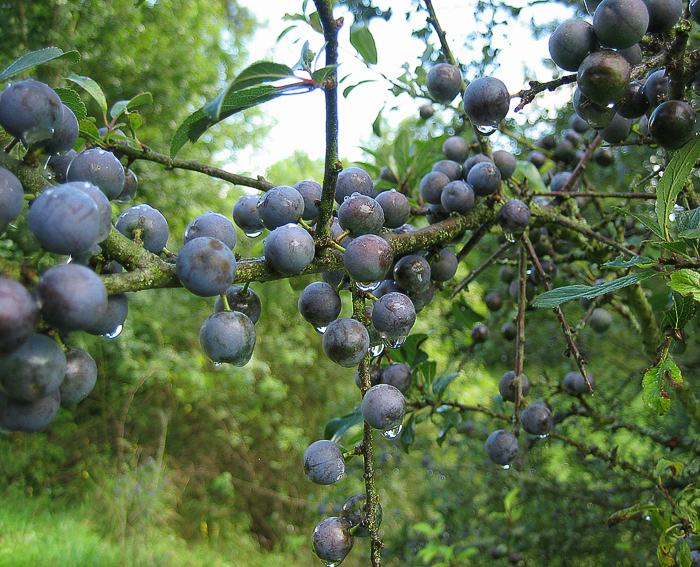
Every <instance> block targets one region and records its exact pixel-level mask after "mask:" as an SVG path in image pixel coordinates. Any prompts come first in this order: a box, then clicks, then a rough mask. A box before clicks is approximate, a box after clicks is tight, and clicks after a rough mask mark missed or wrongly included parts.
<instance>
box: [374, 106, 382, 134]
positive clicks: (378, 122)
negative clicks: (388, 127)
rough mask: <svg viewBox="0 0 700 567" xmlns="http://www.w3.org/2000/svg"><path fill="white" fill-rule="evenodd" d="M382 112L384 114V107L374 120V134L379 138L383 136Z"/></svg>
mask: <svg viewBox="0 0 700 567" xmlns="http://www.w3.org/2000/svg"><path fill="white" fill-rule="evenodd" d="M382 112H384V107H383V106H382V108H381V110H380V111H379V112H377V117H376V118H375V119H374V122H372V132H373V133H374V135H375V136H377V137H378V138H379V137H381V135H382Z"/></svg>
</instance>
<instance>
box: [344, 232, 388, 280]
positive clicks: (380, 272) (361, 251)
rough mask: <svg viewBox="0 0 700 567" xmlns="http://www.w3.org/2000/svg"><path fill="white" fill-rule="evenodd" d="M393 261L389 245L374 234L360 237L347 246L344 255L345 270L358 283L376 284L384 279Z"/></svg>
mask: <svg viewBox="0 0 700 567" xmlns="http://www.w3.org/2000/svg"><path fill="white" fill-rule="evenodd" d="M393 259H394V255H393V253H392V251H391V246H389V243H388V242H387V241H386V240H384V239H383V238H382V237H381V236H376V235H374V234H364V235H362V236H358V237H357V238H355V239H354V240H352V241H351V242H350V243H349V244H348V245H347V247H346V249H345V253H344V254H343V264H344V266H345V269H346V270H347V271H348V274H350V277H351V278H352V279H353V280H355V281H358V282H376V281H379V280H382V279H384V276H385V275H386V273H387V272H388V271H389V268H391V264H392V262H393Z"/></svg>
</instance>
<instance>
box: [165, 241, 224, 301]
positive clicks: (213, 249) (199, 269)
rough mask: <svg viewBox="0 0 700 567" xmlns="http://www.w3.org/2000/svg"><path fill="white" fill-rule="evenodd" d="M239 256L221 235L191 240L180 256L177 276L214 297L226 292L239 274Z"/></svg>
mask: <svg viewBox="0 0 700 567" xmlns="http://www.w3.org/2000/svg"><path fill="white" fill-rule="evenodd" d="M236 266H237V264H236V257H235V256H234V255H233V252H231V250H230V249H229V248H228V247H227V246H226V245H225V244H224V243H223V242H221V240H218V239H217V238H210V237H208V236H200V237H198V238H195V239H193V240H190V241H188V242H187V244H185V245H184V246H183V247H182V250H180V253H179V254H178V256H177V264H176V269H177V277H178V278H179V280H180V282H182V285H183V286H184V287H185V288H186V289H187V290H188V291H190V292H191V293H194V294H195V295H199V296H201V297H213V296H215V295H219V294H221V293H224V292H225V291H226V289H227V288H228V286H230V285H231V282H232V281H233V278H234V277H235V275H236Z"/></svg>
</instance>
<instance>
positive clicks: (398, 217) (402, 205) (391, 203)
mask: <svg viewBox="0 0 700 567" xmlns="http://www.w3.org/2000/svg"><path fill="white" fill-rule="evenodd" d="M376 201H377V203H379V205H380V206H381V208H382V211H383V212H384V226H386V227H387V228H398V227H400V226H402V225H403V224H404V223H406V221H408V219H409V217H410V216H411V203H409V202H408V198H407V197H406V195H404V194H403V193H399V192H398V191H397V190H396V189H390V190H389V191H382V192H381V193H379V195H377V198H376Z"/></svg>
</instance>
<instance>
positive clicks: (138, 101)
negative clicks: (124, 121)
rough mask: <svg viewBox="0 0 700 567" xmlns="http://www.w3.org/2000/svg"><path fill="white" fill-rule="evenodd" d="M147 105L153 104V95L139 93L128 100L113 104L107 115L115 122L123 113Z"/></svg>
mask: <svg viewBox="0 0 700 567" xmlns="http://www.w3.org/2000/svg"><path fill="white" fill-rule="evenodd" d="M148 104H153V95H152V94H151V93H149V92H143V93H139V94H137V95H136V96H135V97H133V98H131V99H129V100H120V101H117V102H115V103H114V104H113V105H112V108H111V109H110V110H109V115H110V116H111V117H112V119H113V120H116V119H117V118H119V117H120V116H121V115H122V114H124V113H125V112H128V111H131V110H134V109H135V108H138V107H139V106H145V105H148Z"/></svg>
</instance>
